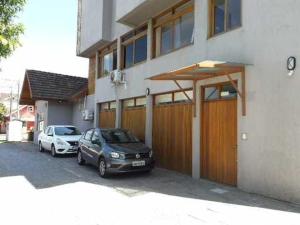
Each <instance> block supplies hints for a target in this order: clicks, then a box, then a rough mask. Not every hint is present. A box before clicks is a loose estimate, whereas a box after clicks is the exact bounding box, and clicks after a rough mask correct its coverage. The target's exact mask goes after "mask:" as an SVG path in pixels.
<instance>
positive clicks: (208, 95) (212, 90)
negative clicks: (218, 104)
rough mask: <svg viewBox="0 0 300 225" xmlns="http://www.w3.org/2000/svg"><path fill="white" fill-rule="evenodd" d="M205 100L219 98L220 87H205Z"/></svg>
mask: <svg viewBox="0 0 300 225" xmlns="http://www.w3.org/2000/svg"><path fill="white" fill-rule="evenodd" d="M204 99H205V100H216V99H219V89H218V88H217V87H207V88H205V96H204Z"/></svg>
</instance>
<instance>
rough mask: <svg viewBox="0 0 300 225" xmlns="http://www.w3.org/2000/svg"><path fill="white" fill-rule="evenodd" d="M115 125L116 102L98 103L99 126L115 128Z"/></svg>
mask: <svg viewBox="0 0 300 225" xmlns="http://www.w3.org/2000/svg"><path fill="white" fill-rule="evenodd" d="M115 126H116V102H115V101H114V102H106V103H101V104H100V112H99V127H100V128H115Z"/></svg>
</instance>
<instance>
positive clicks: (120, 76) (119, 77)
mask: <svg viewBox="0 0 300 225" xmlns="http://www.w3.org/2000/svg"><path fill="white" fill-rule="evenodd" d="M110 80H111V83H113V84H114V85H120V84H126V81H125V77H124V73H123V72H122V71H120V70H114V71H111V72H110Z"/></svg>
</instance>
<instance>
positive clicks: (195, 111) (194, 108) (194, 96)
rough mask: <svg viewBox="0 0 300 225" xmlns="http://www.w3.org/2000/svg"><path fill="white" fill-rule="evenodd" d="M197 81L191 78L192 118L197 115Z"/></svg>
mask: <svg viewBox="0 0 300 225" xmlns="http://www.w3.org/2000/svg"><path fill="white" fill-rule="evenodd" d="M196 84H197V81H196V80H193V111H194V118H196V117H197V108H196V92H197V86H196Z"/></svg>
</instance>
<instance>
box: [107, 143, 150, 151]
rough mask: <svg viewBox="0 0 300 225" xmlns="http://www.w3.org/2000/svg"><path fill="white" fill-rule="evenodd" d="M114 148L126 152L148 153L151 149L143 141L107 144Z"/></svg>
mask: <svg viewBox="0 0 300 225" xmlns="http://www.w3.org/2000/svg"><path fill="white" fill-rule="evenodd" d="M107 145H108V146H109V147H111V148H112V149H114V150H116V151H118V152H124V153H147V152H149V151H150V149H149V148H148V147H147V146H146V145H145V144H143V143H124V144H107Z"/></svg>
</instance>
